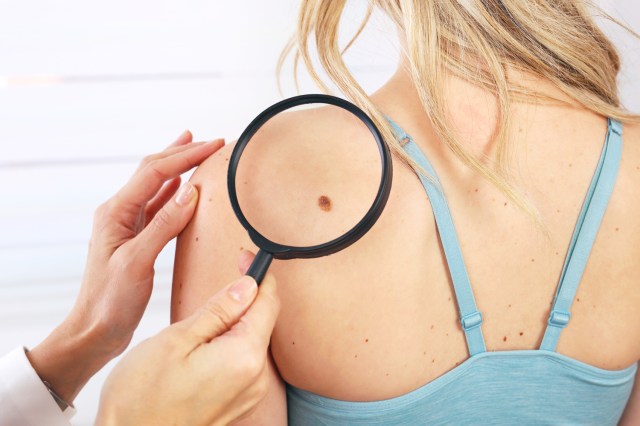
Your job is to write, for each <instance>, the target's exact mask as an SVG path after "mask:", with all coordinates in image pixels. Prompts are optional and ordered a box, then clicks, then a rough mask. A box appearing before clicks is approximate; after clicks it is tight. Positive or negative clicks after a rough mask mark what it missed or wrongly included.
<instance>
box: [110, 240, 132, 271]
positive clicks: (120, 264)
mask: <svg viewBox="0 0 640 426" xmlns="http://www.w3.org/2000/svg"><path fill="white" fill-rule="evenodd" d="M111 266H112V268H114V269H115V273H116V274H118V275H125V276H126V275H129V274H130V273H131V272H132V271H135V270H136V269H137V268H138V266H139V262H136V261H135V256H134V254H133V253H132V252H131V249H129V248H127V247H121V248H120V249H119V250H118V251H116V253H114V255H113V256H112V257H111Z"/></svg>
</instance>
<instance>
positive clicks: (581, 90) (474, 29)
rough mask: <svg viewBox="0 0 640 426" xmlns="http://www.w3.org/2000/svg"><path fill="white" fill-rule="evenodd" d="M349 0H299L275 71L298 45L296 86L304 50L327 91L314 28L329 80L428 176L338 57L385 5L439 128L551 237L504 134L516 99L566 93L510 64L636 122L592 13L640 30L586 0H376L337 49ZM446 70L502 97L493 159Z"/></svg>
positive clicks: (614, 56)
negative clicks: (460, 121)
mask: <svg viewBox="0 0 640 426" xmlns="http://www.w3.org/2000/svg"><path fill="white" fill-rule="evenodd" d="M345 5H346V0H302V1H301V5H300V12H299V18H298V24H297V31H296V33H295V35H294V36H293V37H292V39H291V40H290V41H289V43H288V44H287V46H286V47H285V49H284V50H283V52H282V54H281V56H280V59H279V61H278V70H277V73H278V76H280V74H281V70H282V66H283V63H284V61H285V59H286V57H287V56H288V55H289V53H290V52H291V51H294V52H295V57H294V65H293V67H294V77H295V78H296V85H297V67H298V63H299V61H300V59H301V60H302V61H303V63H304V65H305V66H306V69H307V71H308V72H309V74H310V75H311V77H312V78H313V80H314V81H315V83H316V84H317V85H318V86H319V88H320V89H321V90H323V91H324V92H325V93H331V90H330V89H329V87H328V86H327V85H326V84H325V83H324V82H323V81H322V78H321V77H320V75H319V74H318V72H317V71H316V69H315V68H314V66H313V64H312V56H311V52H310V50H309V44H310V43H309V42H310V38H311V37H313V38H314V39H315V47H316V49H317V54H318V57H319V59H320V63H321V66H322V67H323V68H324V70H325V72H326V73H327V75H328V76H329V78H330V79H331V80H332V82H333V83H334V84H335V85H336V86H337V87H338V89H339V90H340V91H341V92H342V93H343V94H344V95H345V96H346V97H347V98H348V99H349V100H351V101H352V102H354V103H355V104H356V105H358V106H359V107H360V108H362V109H363V110H364V111H365V112H366V113H367V114H369V116H370V117H371V118H372V119H373V120H374V122H375V123H376V125H377V126H378V128H379V129H380V130H381V132H382V134H383V136H384V138H385V140H386V143H387V144H388V145H389V148H390V149H391V151H392V152H393V153H394V154H396V155H397V156H398V157H400V159H402V160H403V161H404V162H406V163H407V164H409V165H410V166H411V167H413V168H414V169H415V170H416V171H417V172H419V173H422V174H423V175H425V176H427V177H428V175H427V174H426V173H425V171H424V170H422V169H421V168H420V167H419V166H418V165H417V164H416V163H415V162H414V161H413V160H412V159H411V158H410V157H409V156H408V155H407V154H406V153H405V151H404V150H403V149H402V147H401V141H399V140H398V139H397V137H396V135H394V134H393V130H392V129H391V126H390V125H389V123H388V122H387V120H386V119H385V118H384V115H383V114H382V112H381V111H379V110H378V109H377V108H376V106H375V105H374V104H373V102H372V101H371V99H370V98H369V96H368V95H367V94H366V92H365V91H364V89H363V88H362V87H361V86H360V85H359V84H358V82H357V81H356V79H355V78H354V76H353V75H352V74H351V72H350V71H349V69H348V68H347V66H346V64H345V62H344V60H343V57H342V55H343V53H344V52H345V51H346V50H347V49H348V48H349V47H350V46H351V45H352V44H353V42H354V41H355V39H356V38H357V37H358V36H359V35H360V33H361V32H362V30H363V28H364V27H365V25H366V24H367V22H368V20H369V18H370V16H371V13H372V10H373V8H374V7H378V8H380V9H381V10H382V11H383V12H384V13H385V14H386V15H387V16H388V17H389V18H390V19H391V20H392V21H393V22H394V23H395V24H396V26H397V27H398V28H399V29H400V31H401V34H402V36H403V37H404V38H405V40H404V41H405V42H406V46H407V49H406V52H403V54H404V55H405V56H406V59H407V62H408V64H409V68H410V69H409V71H410V74H411V78H412V80H413V83H414V85H415V87H416V90H417V92H418V94H419V97H420V100H421V103H422V106H423V107H424V111H425V112H426V114H427V115H428V116H429V118H430V120H431V122H432V124H433V126H434V129H435V131H436V134H437V135H438V137H439V138H440V139H441V140H442V141H443V142H444V143H445V144H446V145H447V147H448V148H449V149H450V150H451V151H452V152H453V153H454V154H455V155H456V156H458V157H459V158H460V159H461V160H462V161H463V162H464V163H465V164H467V165H468V166H469V167H471V168H472V169H474V170H476V171H477V172H479V173H480V174H481V175H482V176H484V177H485V178H486V179H488V180H489V181H490V182H491V183H493V184H494V185H495V186H496V187H497V188H499V189H500V190H501V191H502V192H503V193H504V194H505V195H506V196H507V197H508V198H509V199H511V200H513V202H514V203H515V204H516V205H517V206H518V207H520V208H521V209H522V210H523V211H525V212H526V213H528V214H529V215H530V217H531V218H532V219H534V221H535V222H536V224H537V225H539V226H541V228H542V230H543V231H544V233H545V235H547V236H548V232H547V231H548V230H547V228H546V226H545V225H544V224H543V221H542V219H541V216H540V214H539V211H538V210H537V209H536V208H535V206H533V204H532V203H531V202H530V201H529V200H528V198H527V197H525V196H524V195H523V194H522V193H521V192H520V191H519V190H518V189H517V188H516V187H515V186H514V185H513V184H512V183H511V182H510V174H509V167H508V166H509V160H508V159H509V155H510V153H509V149H508V148H509V144H508V143H507V142H508V140H507V137H506V135H507V132H508V129H509V122H510V120H509V110H510V107H511V104H512V102H513V101H514V100H518V101H527V102H545V101H546V102H563V101H561V100H560V99H553V98H550V97H548V96H543V95H541V94H540V93H535V92H533V91H531V90H529V89H526V88H525V87H522V86H518V85H516V84H514V83H513V82H510V81H509V80H508V78H507V72H506V70H507V68H508V67H510V68H513V69H516V70H520V71H524V72H529V73H532V74H533V75H535V76H539V77H542V78H545V79H547V80H549V81H551V82H552V83H553V84H554V85H555V86H556V87H558V88H559V89H560V90H561V91H562V92H563V93H564V94H566V95H568V96H569V97H570V98H571V99H572V100H574V101H575V102H576V103H577V104H578V105H579V106H582V107H584V108H586V109H589V110H591V111H593V112H596V113H598V114H600V115H603V116H607V117H612V118H615V119H617V120H620V121H622V122H638V121H640V116H638V115H635V114H632V113H630V112H628V111H626V110H624V109H623V108H622V107H621V105H620V100H619V98H618V87H617V83H616V77H617V74H618V72H619V70H620V58H619V56H618V53H617V51H616V48H615V47H614V45H613V44H612V42H611V41H610V40H609V39H608V38H607V37H606V36H605V35H604V33H603V32H602V31H601V30H600V29H599V28H598V26H597V25H596V23H595V22H594V20H593V17H592V15H593V13H594V12H598V13H600V14H602V16H604V17H606V18H607V19H609V20H611V21H613V22H615V23H617V24H618V25H621V26H622V27H623V28H625V29H626V30H627V31H629V32H631V33H632V34H634V35H635V36H637V34H636V33H634V32H633V31H632V30H631V29H629V28H628V27H626V26H625V25H624V24H622V23H620V22H619V21H616V20H615V19H614V18H612V17H611V16H609V15H607V14H605V13H604V12H603V11H602V10H600V9H599V8H597V7H596V6H595V5H594V4H593V3H592V2H590V1H588V0H527V1H523V0H370V3H369V9H368V12H367V14H366V16H365V18H364V20H363V22H362V24H361V25H360V27H359V29H358V31H357V33H356V34H355V36H354V37H353V38H352V39H351V40H350V41H349V43H348V44H347V45H346V46H345V47H344V48H343V49H341V48H340V47H339V46H338V29H339V24H340V19H341V16H342V13H343V11H344V8H345ZM465 55H467V58H466V59H468V58H469V57H473V58H474V59H475V60H474V61H469V60H466V59H465ZM448 73H450V74H451V75H456V76H458V77H461V78H463V79H464V80H466V81H468V82H470V83H472V84H475V85H477V86H480V87H482V88H485V89H487V90H489V91H491V93H493V94H495V96H496V97H497V104H498V119H497V125H496V128H495V130H494V133H493V137H494V140H495V143H496V155H495V159H491V158H486V157H482V158H476V156H474V155H473V154H472V153H470V152H469V151H468V150H467V149H465V148H464V146H463V145H462V144H461V143H460V141H459V140H458V138H457V137H456V136H455V134H454V133H453V132H452V131H451V130H449V129H450V128H451V126H450V124H449V122H448V118H447V114H446V99H445V96H444V94H443V90H444V88H443V86H444V85H443V84H442V83H443V80H444V78H445V77H446V76H447V74H448ZM278 81H279V80H278ZM563 103H565V104H566V102H563ZM487 161H488V162H489V164H491V163H493V162H495V163H494V166H493V167H492V166H490V165H489V166H488V165H486V164H485V162H487ZM432 181H433V179H432Z"/></svg>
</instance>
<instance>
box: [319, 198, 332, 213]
mask: <svg viewBox="0 0 640 426" xmlns="http://www.w3.org/2000/svg"><path fill="white" fill-rule="evenodd" d="M318 207H320V210H322V211H325V212H328V211H331V199H330V198H329V197H327V196H326V195H321V196H320V197H319V198H318Z"/></svg>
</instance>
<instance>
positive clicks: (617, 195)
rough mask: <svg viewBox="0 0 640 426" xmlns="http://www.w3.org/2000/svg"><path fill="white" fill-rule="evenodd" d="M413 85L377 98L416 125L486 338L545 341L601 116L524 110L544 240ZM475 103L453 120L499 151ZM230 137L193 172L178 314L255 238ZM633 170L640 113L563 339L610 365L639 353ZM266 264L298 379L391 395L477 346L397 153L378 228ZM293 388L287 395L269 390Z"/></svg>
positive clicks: (508, 343) (481, 144)
mask: <svg viewBox="0 0 640 426" xmlns="http://www.w3.org/2000/svg"><path fill="white" fill-rule="evenodd" d="M403 87H404V86H402V82H390V83H388V84H387V85H386V86H385V87H383V88H382V89H381V90H380V91H379V92H377V93H376V94H375V95H374V96H373V100H374V102H376V104H377V105H378V106H379V107H380V109H381V110H382V111H383V112H385V114H387V115H388V116H390V117H391V118H393V119H394V120H395V121H396V122H398V123H399V124H400V125H401V126H402V127H403V128H404V129H405V130H406V131H407V132H408V133H409V134H411V135H412V137H413V139H414V140H415V142H416V143H417V144H418V146H419V147H420V149H421V150H422V151H423V152H424V153H425V155H426V156H427V157H428V159H429V161H430V162H431V163H432V164H433V166H434V168H435V170H436V171H437V173H438V176H439V178H440V181H441V182H442V185H443V188H444V192H445V195H446V199H447V202H448V204H449V207H450V209H451V212H452V216H453V220H454V223H455V227H456V231H457V234H458V238H459V241H460V246H461V249H462V253H463V256H464V261H465V263H466V267H467V271H468V274H469V277H470V280H471V286H472V288H473V292H474V295H475V298H476V302H477V304H478V308H479V309H480V311H481V312H482V314H483V318H484V322H483V324H482V331H483V333H484V338H485V341H486V345H487V350H488V351H494V350H498V351H504V350H516V349H537V348H539V346H540V343H541V340H542V335H543V333H544V329H545V326H546V322H547V319H548V316H549V309H550V306H551V302H552V300H553V297H554V294H555V291H556V286H557V284H558V280H559V277H560V272H561V269H562V265H563V262H564V259H565V256H566V254H567V248H568V246H569V241H570V239H571V234H572V232H573V230H574V226H575V224H576V220H577V217H578V214H579V211H580V208H581V206H582V202H583V200H584V197H585V194H586V192H587V188H588V186H589V182H590V180H591V178H592V176H593V172H594V170H595V168H596V163H597V161H598V158H599V156H600V153H601V150H602V146H603V143H604V137H605V133H606V119H605V118H603V117H598V116H596V115H594V114H591V113H589V112H585V111H580V110H576V109H568V108H560V107H550V106H538V107H532V106H521V107H520V106H519V107H516V108H514V111H513V123H514V125H513V126H512V131H511V134H510V142H512V143H513V144H514V161H515V163H516V164H517V167H516V170H519V175H518V180H517V184H518V186H519V187H520V188H522V189H523V190H524V191H525V192H526V194H527V195H528V196H529V197H530V199H531V200H532V201H533V202H534V204H535V205H536V207H537V208H538V209H539V210H540V212H541V214H542V217H543V220H544V221H545V223H546V224H547V226H548V228H549V230H550V240H548V239H546V238H545V237H544V236H543V235H542V233H541V232H540V231H539V230H538V229H537V228H536V227H535V226H534V224H533V222H532V221H531V219H530V218H528V217H527V216H526V214H525V213H523V212H522V211H521V210H519V209H518V208H516V207H515V206H514V205H513V204H512V203H511V201H510V200H508V199H507V198H506V197H505V196H504V195H503V194H502V193H501V192H500V191H499V190H497V189H496V188H495V187H494V186H492V185H491V184H490V183H489V182H487V181H486V180H485V179H483V178H481V177H480V176H479V175H477V174H476V173H475V172H472V171H470V169H468V168H467V167H466V166H464V165H463V163H462V162H461V161H460V160H458V159H457V158H456V157H455V156H454V155H453V153H451V152H449V151H448V150H447V148H446V147H444V146H443V145H442V144H441V143H440V142H439V141H438V140H437V138H435V135H434V134H433V131H432V129H431V127H430V125H429V124H428V122H427V121H426V120H425V118H424V117H423V116H422V115H421V113H420V112H419V109H418V108H417V107H416V105H418V103H417V102H418V101H417V98H415V95H412V94H411V93H410V92H407V91H406V90H404V89H403ZM480 104H481V102H479V103H475V102H474V101H473V100H469V99H468V98H465V97H464V96H459V97H456V96H452V107H451V108H452V111H455V112H454V113H453V120H454V121H455V122H458V123H460V129H461V131H462V132H464V131H466V132H467V134H468V143H469V147H470V148H472V149H473V150H474V151H475V152H476V153H477V154H480V153H481V152H485V153H491V151H492V149H493V147H492V146H491V144H490V143H489V142H488V140H489V139H490V138H489V136H488V135H489V133H490V130H489V128H490V123H491V120H483V119H484V118H486V117H485V115H486V114H490V113H491V112H492V111H491V109H490V108H489V109H484V108H479V107H478V105H480ZM327 119H328V120H329V119H330V117H328V118H327ZM485 123H489V124H485ZM292 125H293V123H292ZM465 126H466V127H465ZM348 130H349V129H345V132H348ZM299 136H300V137H301V138H304V135H303V134H301V135H299ZM362 137H367V135H363V136H362ZM231 149H232V147H231V146H227V147H225V148H224V149H222V150H221V151H220V152H218V153H216V154H215V155H214V156H212V157H211V158H210V159H209V160H207V161H206V162H205V163H204V164H203V165H202V166H201V167H200V168H199V169H198V171H197V172H196V174H195V175H194V176H193V178H192V181H193V182H194V183H195V184H196V185H197V186H198V187H199V188H200V193H201V195H200V197H201V198H200V202H199V207H198V211H197V213H196V216H195V218H194V220H193V221H192V223H191V224H190V226H189V227H188V229H187V230H186V231H185V232H184V233H183V234H182V236H181V238H180V241H179V244H178V250H177V254H176V271H175V278H174V295H173V301H172V319H173V320H177V319H180V318H183V317H185V316H187V315H188V314H190V313H191V312H192V311H193V310H194V309H196V308H197V307H198V306H200V305H201V304H202V303H203V302H204V301H205V300H206V298H207V297H208V296H209V295H211V294H212V293H214V292H215V291H216V290H217V289H218V288H220V287H222V286H223V285H225V284H226V283H227V282H228V281H229V280H231V279H233V278H235V277H237V276H238V274H239V273H238V270H237V267H236V265H237V254H238V252H239V250H241V249H251V250H253V251H254V252H255V251H256V250H257V249H256V247H255V246H254V245H253V244H252V243H251V242H250V240H249V238H248V236H247V235H246V232H245V231H244V229H243V228H241V227H240V225H239V224H238V222H237V220H236V218H235V216H234V215H233V213H232V211H231V207H230V205H229V201H228V196H227V193H226V167H227V161H228V158H229V155H230V151H231ZM353 155H357V153H353ZM345 161H351V160H350V159H349V158H348V157H345ZM363 173H366V170H363ZM638 182H640V126H637V125H636V126H626V127H625V129H624V138H623V151H622V160H621V163H620V168H619V172H618V176H617V180H616V183H615V187H614V191H613V194H612V196H611V199H610V201H609V205H608V207H607V210H606V213H605V215H604V218H603V220H602V224H601V227H600V230H599V232H598V234H597V237H596V240H595V243H594V246H593V249H592V252H591V255H590V257H589V260H588V263H587V266H586V269H585V271H584V275H583V277H582V281H581V283H580V286H579V288H578V291H577V294H576V298H575V300H574V303H573V305H572V308H571V321H570V322H569V324H568V326H567V327H566V329H565V330H564V331H563V333H562V335H561V338H560V341H559V344H558V347H557V352H559V353H561V354H564V355H567V356H569V357H571V358H575V359H577V360H580V361H583V362H585V363H587V364H591V365H594V366H597V367H600V368H604V369H612V370H613V369H622V368H624V367H627V366H629V365H631V364H633V363H635V362H637V361H638V359H639V358H640V310H638V306H640V283H639V282H638V279H637V277H638V276H640V262H638V261H637V260H638V259H640V220H639V219H638V218H640V186H639V185H638ZM325 190H326V188H325ZM329 191H335V192H336V193H337V192H339V188H329ZM317 208H318V206H316V205H310V206H309V209H317ZM271 270H272V271H273V273H274V274H275V275H276V277H277V279H278V284H279V292H280V296H281V299H282V310H281V314H280V318H279V320H278V324H277V326H276V329H275V332H274V334H273V338H272V354H273V358H274V360H275V363H276V365H277V368H278V370H279V373H280V375H281V377H282V379H284V381H286V382H288V383H290V384H292V385H294V386H296V387H299V388H302V389H305V390H309V391H312V392H314V393H317V394H320V395H323V396H327V397H331V398H335V399H342V400H349V401H373V400H380V399H386V398H391V397H394V396H398V395H401V394H404V393H407V392H409V391H411V390H414V389H416V388H418V387H420V386H422V385H424V384H425V383H428V382H431V381H432V380H434V379H435V378H437V377H439V376H441V375H443V374H444V373H446V372H447V371H449V370H451V369H452V368H454V367H455V366H456V365H458V364H460V363H461V362H463V361H464V360H465V359H467V358H468V356H469V354H468V352H467V346H466V343H465V339H464V334H463V332H462V329H461V326H460V322H459V318H458V310H457V307H456V304H455V297H454V293H453V288H452V283H451V279H450V277H449V272H448V270H447V266H446V261H445V258H444V254H443V251H442V246H441V244H440V242H439V238H438V232H437V228H436V225H435V222H434V217H433V213H432V210H431V206H430V204H429V200H428V198H427V196H426V194H425V192H424V189H423V187H422V185H421V184H420V182H419V180H418V178H417V177H416V174H415V173H414V171H413V170H412V169H410V168H409V167H408V166H406V165H404V164H402V163H400V162H399V161H395V159H394V181H393V187H392V190H391V196H390V198H389V202H388V204H387V207H386V209H385V211H384V212H383V214H382V216H381V217H380V219H379V221H378V223H376V225H375V226H374V227H373V228H372V229H371V231H370V232H369V233H368V234H367V235H365V236H364V237H363V238H362V239H361V240H359V241H358V242H357V243H355V244H354V245H353V246H351V247H349V248H347V249H346V250H344V251H342V252H339V253H336V254H334V255H331V256H329V257H325V258H319V259H305V260H290V261H274V263H273V265H272V269H271ZM372 384H375V386H372ZM278 392H280V393H281V391H278ZM282 401H283V399H282V395H279V396H278V395H275V396H273V398H272V399H271V403H273V404H279V403H281V402H282ZM267 423H269V422H267Z"/></svg>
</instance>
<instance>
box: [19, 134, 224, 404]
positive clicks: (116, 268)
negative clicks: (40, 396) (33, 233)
mask: <svg viewBox="0 0 640 426" xmlns="http://www.w3.org/2000/svg"><path fill="white" fill-rule="evenodd" d="M191 140H192V135H191V133H189V132H188V131H187V132H184V133H183V134H182V135H181V136H180V137H179V138H178V140H176V141H175V142H174V143H173V144H171V145H170V146H169V147H168V148H167V149H165V150H164V151H162V152H161V153H158V154H155V155H151V156H148V157H146V158H145V159H144V160H143V161H142V163H141V164H140V166H139V167H138V169H137V170H136V172H135V173H134V175H133V176H132V177H131V179H130V180H129V182H128V183H127V184H126V185H125V186H124V187H123V188H122V189H121V190H120V191H118V192H117V193H116V194H115V196H113V197H112V198H111V199H110V200H108V201H107V202H105V203H104V204H102V205H101V206H100V207H99V208H98V209H97V211H96V213H95V217H94V223H93V230H92V234H91V240H90V243H89V254H88V257H87V263H86V268H85V272H84V276H83V280H82V286H81V288H80V293H79V295H78V298H77V300H76V302H75V304H74V306H73V308H72V310H71V312H70V313H69V315H68V316H67V318H66V319H65V320H64V321H63V323H62V324H60V325H59V326H58V327H57V328H56V329H55V330H54V331H53V332H52V333H51V334H50V335H49V336H48V337H47V338H46V339H45V340H44V341H43V342H42V343H41V344H40V345H38V346H36V347H35V348H34V349H33V350H31V351H30V352H28V353H27V356H28V357H29V360H30V362H31V364H32V365H33V367H34V369H35V370H36V372H37V373H38V375H39V376H40V377H41V378H42V379H43V380H45V381H47V382H48V383H49V384H50V385H51V388H52V389H53V391H54V392H56V394H58V395H59V396H60V397H61V398H62V399H63V400H65V401H66V402H67V403H71V402H72V401H73V399H74V398H75V396H76V395H77V394H78V392H79V391H80V389H81V388H82V387H83V386H84V385H85V384H86V382H87V381H88V380H89V378H91V376H93V374H95V373H96V372H97V371H98V370H100V369H101V368H102V367H103V366H104V365H105V364H106V363H107V362H109V361H110V360H111V359H113V358H114V357H116V356H117V355H119V354H120V353H122V351H124V349H125V348H126V347H127V346H128V344H129V342H130V341H131V337H132V335H133V332H134V330H135V329H136V327H137V326H138V323H139V322H140V319H141V318H142V314H143V313H144V310H145V308H146V306H147V303H148V302H149V297H150V296H151V291H152V288H153V276H154V269H153V265H154V262H155V260H156V257H157V256H158V254H159V253H160V251H161V250H162V249H163V248H164V246H165V245H166V244H167V243H168V242H169V241H170V240H172V239H173V238H174V237H175V236H176V235H177V234H178V233H179V232H180V231H182V229H183V228H184V227H185V226H186V225H187V223H188V222H189V220H190V219H191V217H192V216H193V213H194V211H195V207H196V204H197V198H198V197H197V190H196V189H195V188H194V187H193V186H192V185H191V184H190V183H186V184H184V185H183V186H182V187H180V175H181V174H182V173H185V172H187V171H189V170H190V169H192V168H193V167H196V166H197V165H199V164H200V163H201V162H202V161H204V160H205V159H206V158H207V157H209V156H210V155H211V154H213V153H214V152H216V151H217V150H218V149H220V148H221V147H222V146H224V140H222V139H218V140H216V141H213V142H208V143H203V142H200V143H191ZM179 187H180V189H178V188H179Z"/></svg>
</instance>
